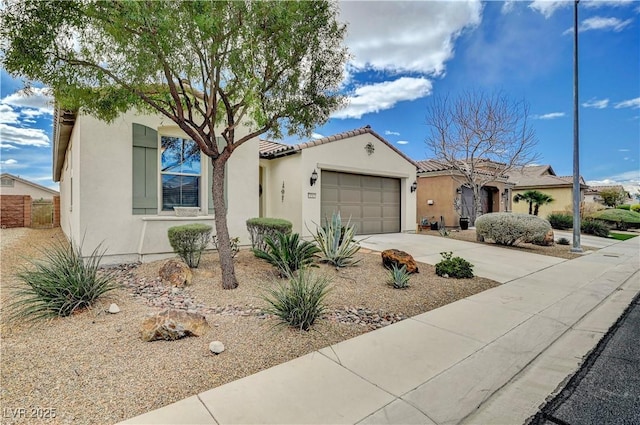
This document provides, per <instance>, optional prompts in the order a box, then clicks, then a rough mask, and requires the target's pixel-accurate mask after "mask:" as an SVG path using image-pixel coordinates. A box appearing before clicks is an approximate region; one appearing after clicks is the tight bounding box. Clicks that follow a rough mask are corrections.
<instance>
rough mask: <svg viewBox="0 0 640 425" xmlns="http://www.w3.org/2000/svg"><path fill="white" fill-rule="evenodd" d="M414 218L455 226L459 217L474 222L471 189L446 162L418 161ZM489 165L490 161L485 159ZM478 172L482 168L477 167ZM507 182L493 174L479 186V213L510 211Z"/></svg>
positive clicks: (502, 177) (508, 185)
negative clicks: (491, 177)
mask: <svg viewBox="0 0 640 425" xmlns="http://www.w3.org/2000/svg"><path fill="white" fill-rule="evenodd" d="M417 164H418V179H417V186H418V187H417V203H418V207H417V217H418V219H419V220H422V219H427V220H429V221H439V220H440V217H442V218H443V219H444V224H445V226H447V227H457V226H458V224H459V219H460V217H468V218H469V219H470V222H471V223H473V222H475V218H476V217H475V215H476V212H475V207H474V204H473V190H472V189H471V188H470V187H468V186H466V185H465V184H464V181H465V180H464V178H463V176H462V174H460V172H458V171H456V170H455V169H454V168H453V167H451V166H450V165H448V164H444V163H441V162H439V161H436V160H426V161H418V162H417ZM487 166H490V161H487ZM477 172H478V173H482V172H483V170H482V168H480V169H478V171H477ZM511 186H512V185H511V184H509V183H508V182H507V177H506V176H501V177H497V178H496V179H495V180H493V181H490V182H488V183H487V184H485V185H484V186H483V187H482V188H481V189H480V199H481V204H482V213H483V214H487V213H491V212H504V211H510V209H511V203H510V199H511V198H512V197H511V196H510V192H511Z"/></svg>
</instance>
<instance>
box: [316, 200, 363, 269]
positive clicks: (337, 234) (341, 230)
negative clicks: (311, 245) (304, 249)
mask: <svg viewBox="0 0 640 425" xmlns="http://www.w3.org/2000/svg"><path fill="white" fill-rule="evenodd" d="M355 233H356V228H355V226H351V220H349V221H348V222H347V224H346V225H345V226H343V225H342V219H341V218H340V213H334V214H333V215H332V216H331V220H330V221H329V220H325V226H324V227H318V229H317V233H316V235H315V236H314V239H315V241H316V243H317V244H318V248H320V252H321V253H322V256H321V257H320V261H322V262H325V263H329V264H332V265H334V266H336V267H347V266H353V265H355V264H357V263H358V262H359V261H360V260H355V259H354V258H353V256H354V255H355V254H356V253H357V252H358V251H359V250H360V244H358V243H357V242H356V241H355V239H353V237H354V236H355Z"/></svg>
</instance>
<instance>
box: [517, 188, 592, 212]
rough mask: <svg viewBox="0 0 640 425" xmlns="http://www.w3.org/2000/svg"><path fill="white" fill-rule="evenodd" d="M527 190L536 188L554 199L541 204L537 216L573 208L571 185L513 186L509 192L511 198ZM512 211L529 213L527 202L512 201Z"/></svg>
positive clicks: (582, 196) (582, 193) (581, 193)
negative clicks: (543, 186) (546, 186)
mask: <svg viewBox="0 0 640 425" xmlns="http://www.w3.org/2000/svg"><path fill="white" fill-rule="evenodd" d="M527 190H537V191H538V192H542V193H545V194H547V195H549V196H551V197H552V198H553V199H554V201H553V202H552V203H550V204H546V205H541V206H540V209H539V211H538V216H539V217H542V218H547V216H548V215H549V214H551V213H552V212H558V211H564V210H566V211H572V210H573V189H572V188H571V187H549V188H537V189H532V188H527V189H520V188H514V189H513V192H512V194H511V199H512V200H513V197H514V196H516V195H517V194H519V193H520V194H521V193H524V192H526V191H527ZM580 196H581V199H582V200H584V191H581V192H580ZM513 212H518V213H524V214H528V213H529V204H528V203H527V202H522V201H520V202H519V203H517V204H516V203H515V202H513Z"/></svg>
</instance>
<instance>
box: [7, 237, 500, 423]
mask: <svg viewBox="0 0 640 425" xmlns="http://www.w3.org/2000/svg"><path fill="white" fill-rule="evenodd" d="M0 232H1V233H0V240H1V243H2V248H1V261H2V263H1V268H0V269H1V278H2V286H1V288H0V302H1V304H2V307H3V308H4V307H5V306H6V305H7V303H8V302H10V301H11V293H12V292H11V289H10V287H11V286H12V285H16V284H18V282H17V281H16V279H15V277H14V276H13V275H14V273H15V271H16V270H17V269H18V268H19V267H21V266H23V265H25V264H27V259H28V258H37V257H38V255H40V254H39V253H40V251H39V249H41V247H46V246H47V243H48V242H50V241H52V240H53V239H55V238H60V237H62V235H61V232H60V230H59V229H42V230H33V229H2V230H1V231H0ZM358 258H360V259H361V262H360V264H359V265H358V266H356V267H352V268H347V269H341V270H336V269H335V268H333V267H329V266H326V265H321V266H320V267H319V268H317V269H315V271H316V272H317V273H322V274H326V275H329V276H330V277H331V278H332V285H331V286H332V291H331V293H330V295H329V297H328V307H329V311H328V313H327V315H326V317H325V318H324V320H321V321H320V322H319V323H317V325H315V326H314V328H313V330H312V331H310V332H300V331H297V330H293V329H289V328H284V327H278V326H276V321H275V319H274V318H272V317H271V316H268V315H265V314H264V313H262V311H261V307H262V306H264V302H263V301H262V300H261V298H260V296H259V295H260V293H261V292H262V291H263V290H264V288H267V287H269V286H270V285H273V284H274V282H275V281H277V279H278V277H277V275H276V273H275V272H274V270H273V269H272V267H271V266H270V265H268V264H266V263H265V262H263V261H261V260H258V259H256V258H255V257H254V256H253V254H251V253H250V252H249V251H247V250H243V251H241V252H240V253H239V254H238V256H237V257H236V259H235V264H236V274H237V277H238V280H239V282H240V287H239V288H238V289H235V290H231V291H225V290H223V289H222V288H221V283H220V270H219V262H218V259H217V255H216V254H215V253H209V254H206V255H205V256H204V257H203V260H202V262H201V265H200V268H198V269H197V270H194V279H193V284H192V285H191V286H190V287H187V288H184V289H180V288H171V287H169V286H167V285H165V284H164V283H163V282H161V281H160V280H159V279H158V278H157V273H158V270H159V268H160V267H161V265H162V263H163V262H162V261H157V262H154V263H147V264H141V265H140V264H133V265H122V266H119V267H118V268H117V269H118V271H117V275H118V280H119V281H120V282H121V283H122V288H121V289H119V290H118V291H116V292H115V293H113V295H112V297H111V299H105V300H104V301H103V303H102V304H100V305H97V306H96V307H95V308H94V309H92V310H90V311H84V312H81V313H79V314H76V315H73V316H71V317H68V318H64V319H55V320H51V321H48V322H43V323H38V324H36V325H34V326H31V325H25V324H22V323H15V322H8V321H7V319H6V317H5V314H2V318H1V320H0V331H1V338H2V340H1V343H2V344H1V352H0V353H1V356H2V362H1V370H0V372H1V373H0V377H1V383H0V404H1V405H2V423H4V424H14V423H24V424H27V423H28V424H31V423H46V424H52V423H56V424H57V423H61V424H65V423H74V424H76V423H77V424H108V423H115V422H118V421H121V420H124V419H127V418H129V417H132V416H136V415H139V414H141V413H144V412H146V411H149V410H153V409H157V408H159V407H162V406H165V405H167V404H170V403H173V402H176V401H178V400H181V399H183V398H185V397H189V396H191V395H194V394H196V393H198V392H202V391H206V390H208V389H211V388H213V387H216V386H219V385H222V384H225V383H227V382H230V381H233V380H236V379H239V378H242V377H244V376H247V375H250V374H253V373H256V372H258V371H260V370H262V369H265V368H268V367H271V366H275V365H277V364H280V363H283V362H286V361H288V360H291V359H293V358H296V357H299V356H301V355H304V354H306V353H309V352H311V351H313V350H316V349H319V348H322V347H325V346H327V345H329V344H334V343H337V342H340V341H343V340H345V339H348V338H352V337H354V336H357V335H360V334H362V333H365V332H369V331H371V330H373V329H376V328H379V327H382V326H387V325H389V324H391V323H394V322H396V321H398V320H402V319H404V318H407V317H410V316H413V315H416V314H419V313H422V312H425V311H428V310H431V309H434V308H437V307H439V306H442V305H445V304H448V303H450V302H453V301H456V300H458V299H461V298H465V297H467V296H469V295H472V294H474V293H477V292H480V291H483V290H486V289H488V288H491V287H494V286H497V285H498V283H496V282H494V281H491V280H489V279H484V278H473V279H462V280H456V279H445V278H440V277H438V276H436V275H435V273H434V268H433V266H430V265H427V264H422V263H418V265H419V267H420V273H419V274H416V275H413V277H412V278H411V287H410V288H409V289H406V290H397V289H393V288H391V287H390V286H388V285H387V284H386V283H385V280H386V272H385V270H384V269H383V268H382V264H381V259H380V253H377V252H370V251H366V250H361V252H360V253H359V254H358ZM111 302H116V303H117V304H118V306H119V307H120V309H121V312H120V313H118V314H109V313H107V312H106V309H107V308H108V306H109V303H111ZM167 307H174V308H181V309H195V310H198V311H200V312H202V313H203V314H204V315H205V316H206V318H207V321H208V322H209V324H210V325H211V330H210V331H209V332H208V333H207V334H205V335H202V336H201V337H199V338H185V339H181V340H178V341H171V342H165V341H156V342H143V341H142V340H141V339H140V336H139V327H140V324H141V323H142V321H143V320H144V318H145V317H146V316H147V315H148V314H150V313H155V312H158V311H161V310H163V309H164V308H167ZM213 340H220V341H222V342H223V343H224V344H225V346H226V351H224V352H223V353H222V354H220V355H217V356H216V355H213V354H212V353H211V352H210V351H209V349H208V345H209V343H210V342H211V341H213ZM310 385H313V384H312V383H310ZM22 409H24V410H22ZM47 409H48V410H47ZM47 412H48V413H49V414H48V415H45V414H46V413H47ZM52 412H55V417H54V418H52V417H51V416H52V414H51V413H52ZM42 416H49V417H42Z"/></svg>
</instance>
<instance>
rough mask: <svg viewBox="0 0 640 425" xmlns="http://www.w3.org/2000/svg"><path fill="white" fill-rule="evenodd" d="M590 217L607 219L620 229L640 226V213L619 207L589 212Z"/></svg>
mask: <svg viewBox="0 0 640 425" xmlns="http://www.w3.org/2000/svg"><path fill="white" fill-rule="evenodd" d="M588 218H591V219H596V220H602V221H606V222H607V223H609V224H611V225H615V226H616V227H617V228H618V229H621V230H624V229H626V228H628V227H640V213H637V212H635V211H625V210H620V209H617V208H611V209H608V210H602V211H597V212H594V213H591V214H589V216H588Z"/></svg>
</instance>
